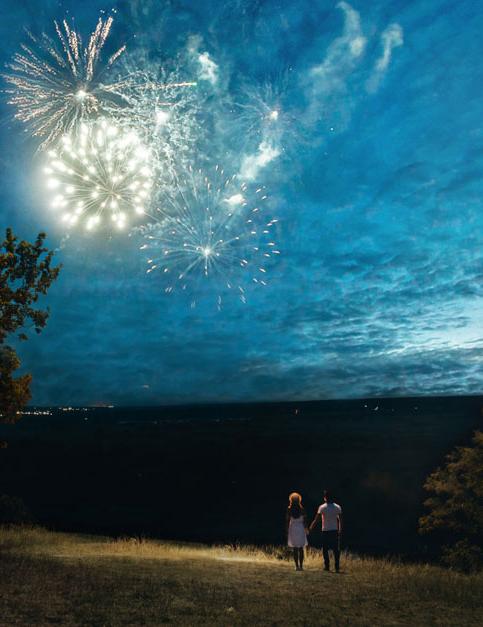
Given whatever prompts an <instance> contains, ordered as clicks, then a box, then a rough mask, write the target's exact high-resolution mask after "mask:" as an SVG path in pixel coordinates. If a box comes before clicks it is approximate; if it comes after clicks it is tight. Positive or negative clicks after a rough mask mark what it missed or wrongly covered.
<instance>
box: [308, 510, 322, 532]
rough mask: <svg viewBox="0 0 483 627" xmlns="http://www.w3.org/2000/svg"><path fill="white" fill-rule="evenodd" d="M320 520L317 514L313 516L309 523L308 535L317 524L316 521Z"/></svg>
mask: <svg viewBox="0 0 483 627" xmlns="http://www.w3.org/2000/svg"><path fill="white" fill-rule="evenodd" d="M318 519H320V514H319V513H318V512H317V514H316V515H315V518H314V519H313V521H312V522H311V523H310V527H309V533H310V532H311V531H312V529H313V528H314V527H315V525H316V524H317V520H318Z"/></svg>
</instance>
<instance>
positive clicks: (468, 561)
mask: <svg viewBox="0 0 483 627" xmlns="http://www.w3.org/2000/svg"><path fill="white" fill-rule="evenodd" d="M441 561H442V562H443V564H446V566H449V567H450V568H453V569H454V570H459V571H460V572H463V573H477V572H479V571H480V570H483V551H482V550H481V549H480V547H479V546H476V545H475V544H471V543H470V542H468V540H460V541H459V542H457V543H456V544H454V545H453V546H446V547H444V548H443V555H442V558H441Z"/></svg>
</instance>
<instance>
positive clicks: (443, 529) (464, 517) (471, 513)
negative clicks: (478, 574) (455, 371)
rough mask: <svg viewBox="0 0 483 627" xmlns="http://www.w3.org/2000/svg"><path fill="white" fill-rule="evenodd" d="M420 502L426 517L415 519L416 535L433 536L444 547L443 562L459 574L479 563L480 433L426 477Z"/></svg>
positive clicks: (482, 532) (482, 529)
mask: <svg viewBox="0 0 483 627" xmlns="http://www.w3.org/2000/svg"><path fill="white" fill-rule="evenodd" d="M424 489H425V490H426V491H427V492H429V493H431V496H430V497H429V498H428V499H426V501H424V505H425V506H426V507H427V508H428V509H429V513H428V514H426V515H425V516H422V517H421V518H420V519H419V531H420V533H423V534H424V533H435V532H437V533H438V535H439V538H440V540H441V542H442V543H443V542H445V543H446V544H447V546H446V547H444V550H443V554H444V556H445V561H446V562H447V563H449V564H451V565H454V566H457V567H459V568H461V569H462V570H476V569H477V568H479V567H481V565H482V563H483V561H482V560H483V554H482V553H481V550H480V549H479V547H478V545H479V544H480V542H481V538H482V537H483V432H481V431H476V432H475V434H474V436H473V439H472V446H466V447H463V446H460V447H458V448H457V449H456V450H455V451H453V452H452V453H450V454H449V455H448V456H447V457H446V464H445V465H444V466H442V467H440V468H437V469H436V470H435V471H434V472H433V473H431V474H430V475H429V477H428V478H427V479H426V482H425V484H424Z"/></svg>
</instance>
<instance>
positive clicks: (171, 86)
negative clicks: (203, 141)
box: [112, 59, 202, 187]
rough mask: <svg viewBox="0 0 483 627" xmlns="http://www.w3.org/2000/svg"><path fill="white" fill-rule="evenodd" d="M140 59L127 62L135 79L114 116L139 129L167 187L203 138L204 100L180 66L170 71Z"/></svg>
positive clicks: (160, 181) (125, 67) (126, 69)
mask: <svg viewBox="0 0 483 627" xmlns="http://www.w3.org/2000/svg"><path fill="white" fill-rule="evenodd" d="M152 65H153V64H151V63H150V62H149V61H147V60H145V59H140V60H139V61H138V63H137V64H133V61H132V60H131V59H127V60H125V62H124V63H123V73H125V74H126V75H127V76H130V77H131V82H130V84H129V85H126V87H125V89H124V90H123V103H124V106H123V107H121V108H116V107H115V108H113V109H112V115H114V116H115V117H116V120H117V122H118V124H120V125H121V126H122V127H124V128H136V129H137V132H138V133H140V134H141V136H142V139H143V142H144V143H145V144H146V145H147V146H149V149H150V151H151V153H152V156H153V167H155V168H157V171H156V178H157V180H158V184H159V186H161V187H162V186H163V184H165V183H166V182H167V180H168V179H169V178H170V177H171V176H173V175H174V171H175V170H176V169H177V168H178V167H183V166H186V161H187V159H188V155H190V156H191V153H192V152H193V150H194V147H195V144H196V142H197V141H199V139H200V137H201V134H202V129H201V125H200V123H199V121H198V114H199V112H200V106H201V103H200V99H199V94H198V92H197V90H196V85H197V83H196V82H194V81H189V80H185V77H183V76H182V75H181V72H180V71H179V69H177V68H175V69H172V70H170V71H168V70H165V69H164V68H163V67H162V66H159V65H154V67H153V66H152Z"/></svg>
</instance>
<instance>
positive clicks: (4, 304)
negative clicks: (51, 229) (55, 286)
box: [0, 229, 60, 446]
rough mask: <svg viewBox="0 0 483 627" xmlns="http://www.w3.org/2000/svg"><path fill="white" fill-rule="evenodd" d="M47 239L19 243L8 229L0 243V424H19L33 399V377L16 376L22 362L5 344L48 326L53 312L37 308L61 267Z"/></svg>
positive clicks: (39, 238)
mask: <svg viewBox="0 0 483 627" xmlns="http://www.w3.org/2000/svg"><path fill="white" fill-rule="evenodd" d="M44 240H45V233H39V235H38V237H37V239H36V240H35V242H34V243H33V244H32V243H29V242H25V241H19V239H18V238H17V237H16V236H15V235H14V234H13V232H12V230H11V229H7V231H6V234H5V239H4V240H3V242H1V244H0V422H7V423H13V422H16V421H17V420H18V418H19V412H20V410H21V409H22V408H23V407H24V406H25V404H26V403H27V402H28V401H29V400H30V398H31V396H30V382H31V376H30V375H23V376H20V377H17V378H15V377H14V373H15V371H16V370H17V369H18V367H19V366H20V360H19V358H18V357H17V354H16V352H15V350H14V349H13V348H11V347H10V346H7V345H6V343H5V342H6V340H7V338H8V337H9V336H11V335H14V334H17V337H18V338H19V339H20V340H26V339H27V333H26V332H27V331H28V330H29V328H30V329H34V330H35V332H36V333H40V332H41V331H42V329H43V328H44V327H45V325H46V323H47V318H48V316H49V310H48V308H47V309H39V308H37V301H38V299H39V296H41V295H42V294H47V291H48V289H49V287H50V286H51V285H52V283H53V281H55V279H56V278H57V276H58V274H59V271H60V266H57V267H53V266H52V259H53V256H54V252H53V251H49V250H48V249H47V248H45V247H44ZM1 445H3V446H5V443H0V446H1Z"/></svg>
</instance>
